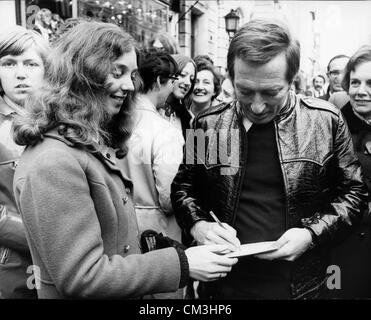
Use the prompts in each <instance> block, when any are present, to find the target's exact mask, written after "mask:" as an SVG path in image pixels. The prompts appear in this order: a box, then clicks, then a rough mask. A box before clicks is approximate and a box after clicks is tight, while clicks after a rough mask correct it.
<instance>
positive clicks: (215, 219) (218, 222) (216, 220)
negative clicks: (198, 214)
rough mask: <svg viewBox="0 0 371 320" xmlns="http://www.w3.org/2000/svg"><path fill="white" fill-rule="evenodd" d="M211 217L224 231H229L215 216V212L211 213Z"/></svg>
mask: <svg viewBox="0 0 371 320" xmlns="http://www.w3.org/2000/svg"><path fill="white" fill-rule="evenodd" d="M210 215H211V217H212V218H213V219H214V221H215V222H216V223H217V224H218V225H219V226H221V227H222V228H223V229H225V230H227V228H226V227H225V226H223V224H222V223H221V222H220V220H219V219H218V217H217V216H216V215H215V213H214V212H212V211H210Z"/></svg>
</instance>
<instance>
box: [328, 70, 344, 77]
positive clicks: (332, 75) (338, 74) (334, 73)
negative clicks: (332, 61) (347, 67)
mask: <svg viewBox="0 0 371 320" xmlns="http://www.w3.org/2000/svg"><path fill="white" fill-rule="evenodd" d="M342 73H343V71H340V70H333V71H329V73H328V74H329V75H330V76H331V77H338V76H340V75H341V74H342Z"/></svg>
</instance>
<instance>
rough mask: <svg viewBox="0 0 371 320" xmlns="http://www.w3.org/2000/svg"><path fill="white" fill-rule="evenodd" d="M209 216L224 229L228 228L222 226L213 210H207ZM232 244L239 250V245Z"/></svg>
mask: <svg viewBox="0 0 371 320" xmlns="http://www.w3.org/2000/svg"><path fill="white" fill-rule="evenodd" d="M209 213H210V215H211V217H212V218H213V220H214V221H215V222H216V223H217V224H218V225H219V226H220V227H222V228H223V229H224V230H228V229H227V227H226V226H224V225H223V224H222V223H221V222H220V220H219V219H218V217H217V216H216V215H215V213H214V212H212V211H210V212H209ZM233 246H234V247H235V249H236V250H240V247H239V246H236V245H235V244H233Z"/></svg>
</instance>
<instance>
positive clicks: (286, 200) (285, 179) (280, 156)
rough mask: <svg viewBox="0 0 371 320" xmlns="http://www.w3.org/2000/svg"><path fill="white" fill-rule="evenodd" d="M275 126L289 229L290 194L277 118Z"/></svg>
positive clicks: (286, 219) (286, 220)
mask: <svg viewBox="0 0 371 320" xmlns="http://www.w3.org/2000/svg"><path fill="white" fill-rule="evenodd" d="M274 128H275V135H274V136H275V139H276V144H277V151H278V158H279V161H280V168H281V173H282V178H283V188H284V192H285V206H286V208H285V211H286V216H285V226H286V230H285V231H287V230H288V228H289V226H288V219H289V206H288V195H287V185H288V183H287V176H286V172H285V170H284V168H283V159H282V151H281V145H280V142H279V139H278V123H277V122H276V120H274Z"/></svg>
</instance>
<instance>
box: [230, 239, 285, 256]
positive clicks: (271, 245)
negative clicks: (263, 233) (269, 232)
mask: <svg viewBox="0 0 371 320" xmlns="http://www.w3.org/2000/svg"><path fill="white" fill-rule="evenodd" d="M279 248H280V246H279V245H277V242H276V241H264V242H255V243H247V244H243V245H241V250H238V251H233V252H230V253H227V254H226V256H227V257H229V258H236V257H243V256H250V255H253V254H258V253H264V252H270V251H274V250H277V249H279Z"/></svg>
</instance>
